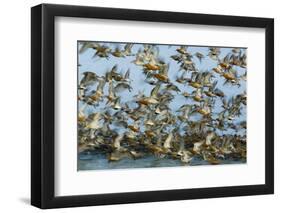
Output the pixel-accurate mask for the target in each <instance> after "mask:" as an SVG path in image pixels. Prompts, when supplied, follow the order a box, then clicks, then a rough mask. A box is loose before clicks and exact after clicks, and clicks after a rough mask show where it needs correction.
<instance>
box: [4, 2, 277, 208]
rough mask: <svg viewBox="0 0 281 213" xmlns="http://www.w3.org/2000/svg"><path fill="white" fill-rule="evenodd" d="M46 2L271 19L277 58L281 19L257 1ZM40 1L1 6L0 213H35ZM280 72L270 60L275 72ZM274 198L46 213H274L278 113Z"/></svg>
mask: <svg viewBox="0 0 281 213" xmlns="http://www.w3.org/2000/svg"><path fill="white" fill-rule="evenodd" d="M45 2H46V3H63V4H82V5H93V6H108V7H127V8H140V9H154V10H172V11H183V12H184V11H185V12H197V13H198V12H201V13H211V14H227V15H244V16H265V17H274V18H275V32H276V33H275V38H276V39H275V58H276V59H278V58H280V57H281V45H280V39H279V38H280V37H281V23H280V20H281V14H280V6H278V5H277V4H278V1H276V0H275V1H274V0H267V1H260V2H257V1H256V2H253V1H248V2H246V1H244V0H235V1H232V2H231V3H230V2H226V1H225V0H222V1H219V0H212V1H207V0H206V1H203V0H202V1H179V0H178V1H177V0H173V1H166V2H162V1H161V4H160V3H158V2H157V1H151V0H148V1H145V0H142V1H129V0H128V1H124V0H123V1H114V0H111V1H109V0H107V1H106V2H105V1H102V0H101V1H93V0H88V1H86V0H80V1H74V0H68V1H66V0H64V1H63V0H60V1H47V0H45ZM39 3H41V1H35V0H30V1H28V2H27V1H20V0H19V1H12V0H10V1H3V2H1V9H0V10H1V13H0V14H1V18H0V22H1V25H0V26H1V33H0V36H1V40H0V41H1V51H0V54H1V78H0V81H1V82H0V91H1V96H0V97H1V100H2V103H1V106H0V107H1V110H0V112H1V117H0V118H1V136H0V137H1V139H0V143H1V154H0V160H1V161H0V162H1V175H0V180H1V181H0V200H1V202H0V203H1V205H0V210H1V212H16V211H17V212H39V211H40V210H38V209H36V208H34V207H31V206H29V205H28V203H29V196H30V193H29V191H30V7H31V6H33V5H36V4H39ZM280 68H281V64H280V61H278V60H276V62H275V70H276V71H278V70H280ZM280 81H281V76H280V72H276V73H275V82H280ZM280 90H281V86H280V84H279V86H278V85H277V84H276V87H275V91H276V93H275V94H276V95H275V103H276V105H275V108H276V109H278V108H280V107H281V102H280V101H281V100H280V93H279V92H278V91H280ZM275 118H276V119H275V131H276V133H277V134H276V136H275V141H276V143H275V150H277V151H275V156H276V157H275V162H276V166H275V171H276V175H275V178H276V182H275V195H265V196H251V197H236V198H219V199H204V200H192V201H176V202H175V201H174V202H161V203H148V204H134V205H133V204H130V205H128V204H127V205H117V206H116V205H114V206H103V207H87V208H86V207H85V208H72V209H58V210H50V211H51V212H75V211H77V212H78V211H79V212H93V211H99V212H112V211H114V212H123V213H126V212H132V211H135V212H144V211H152V210H153V211H157V212H160V211H161V212H170V211H181V212H186V211H189V212H195V211H196V212H206V211H208V212H213V211H216V212H226V211H227V212H228V213H230V212H236V213H237V212H254V211H260V212H269V211H272V212H276V211H274V210H275V209H278V208H280V202H281V196H280V193H281V181H280V180H281V168H280V162H281V153H280V149H281V145H280V143H278V142H279V141H280V139H281V137H280V135H279V134H278V130H279V129H280V127H281V123H280V122H281V120H280V118H281V117H280V111H278V110H276V112H275Z"/></svg>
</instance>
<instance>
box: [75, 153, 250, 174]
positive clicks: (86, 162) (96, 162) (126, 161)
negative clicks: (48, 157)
mask: <svg viewBox="0 0 281 213" xmlns="http://www.w3.org/2000/svg"><path fill="white" fill-rule="evenodd" d="M241 163H245V161H241V160H233V159H228V160H221V164H241ZM189 165H190V166H198V165H210V164H209V163H208V162H207V161H204V160H202V159H200V158H193V160H192V161H191V162H190V164H189ZM175 166H186V164H184V163H182V162H181V161H180V160H175V159H171V158H157V157H155V156H154V155H146V156H144V157H142V158H140V159H136V160H134V159H131V158H123V159H121V160H120V161H115V162H109V161H108V160H107V158H106V154H103V153H92V152H83V153H80V154H79V155H78V170H105V169H126V168H151V167H175Z"/></svg>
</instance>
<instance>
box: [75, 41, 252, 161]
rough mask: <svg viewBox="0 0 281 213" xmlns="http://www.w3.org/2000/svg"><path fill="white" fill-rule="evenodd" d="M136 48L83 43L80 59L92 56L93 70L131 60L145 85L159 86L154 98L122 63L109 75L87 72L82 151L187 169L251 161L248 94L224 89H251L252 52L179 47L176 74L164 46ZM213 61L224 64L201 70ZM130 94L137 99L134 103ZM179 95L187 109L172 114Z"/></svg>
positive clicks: (83, 75) (81, 97)
mask: <svg viewBox="0 0 281 213" xmlns="http://www.w3.org/2000/svg"><path fill="white" fill-rule="evenodd" d="M134 45H136V44H129V43H127V44H123V45H122V46H121V45H116V46H115V47H112V45H107V44H105V43H97V42H88V41H85V42H79V47H78V54H79V55H82V54H84V53H85V52H87V51H90V52H91V53H92V54H93V57H92V59H91V60H92V61H91V63H93V64H94V63H95V62H94V60H104V61H105V62H104V63H106V61H109V60H111V58H112V57H114V58H115V59H117V60H119V59H118V58H120V59H121V58H129V59H130V63H131V64H134V66H136V69H134V72H142V73H143V74H142V75H143V77H144V79H145V80H144V82H143V87H145V86H146V85H149V86H150V87H151V88H152V89H151V91H150V93H149V94H145V93H144V92H142V91H141V88H134V86H132V81H133V80H132V78H131V76H132V75H134V73H133V72H132V71H131V70H130V69H128V70H127V71H126V72H122V71H121V70H120V69H119V66H118V65H117V64H116V65H114V66H112V67H111V68H110V69H108V70H105V71H104V73H105V74H104V75H98V74H97V72H95V70H90V71H84V72H79V83H78V101H79V104H78V105H79V108H78V149H79V153H81V152H84V151H89V150H96V151H99V152H102V153H105V154H106V155H107V159H108V161H119V160H121V159H123V158H131V159H139V158H142V157H145V156H146V155H155V156H156V157H157V158H170V159H177V160H180V161H181V162H182V163H183V164H190V163H191V161H192V160H193V159H195V158H196V159H201V160H202V161H206V162H208V163H209V164H220V163H222V162H223V161H224V160H227V159H234V160H240V161H245V160H246V151H247V149H246V147H247V146H246V128H247V127H246V120H245V119H246V116H245V114H246V102H247V95H246V91H243V92H239V93H238V94H234V95H231V96H229V95H228V93H227V92H225V91H224V89H223V88H224V86H227V87H228V88H230V89H231V90H233V91H235V90H236V88H240V87H241V85H245V84H246V75H247V69H246V67H247V55H246V50H245V49H242V48H232V49H230V51H229V52H228V53H227V54H224V56H223V57H222V56H221V52H222V48H218V47H205V48H206V49H207V51H208V53H207V54H206V53H201V52H196V53H194V52H193V53H191V52H190V51H189V48H190V47H189V46H176V49H175V51H174V54H173V55H171V56H169V59H170V60H171V61H173V63H176V64H177V65H178V69H175V68H174V67H173V69H171V67H170V62H169V60H167V59H166V60H165V59H163V58H161V56H160V50H159V45H153V44H138V46H139V47H140V48H139V50H138V51H135V52H133V51H132V47H133V46H134ZM171 47H175V46H171ZM207 59H208V60H212V61H213V62H215V64H216V66H214V67H211V68H210V69H209V70H201V69H199V68H198V64H201V63H204V62H205V60H207ZM195 60H196V62H195ZM197 62H198V63H197ZM81 66H83V65H81V64H78V69H79V68H80V67H81ZM105 69H106V68H105ZM238 69H239V72H238V71H237V70H238ZM171 74H174V75H175V77H174V78H173V77H171V76H172V75H171ZM135 80H136V79H134V81H135ZM179 85H180V86H179ZM183 88H184V89H183ZM124 91H126V92H127V93H130V94H132V97H133V98H132V99H131V100H127V98H125V97H124ZM175 97H181V98H183V100H184V101H183V102H184V103H183V104H182V102H181V103H180V105H179V106H178V107H177V108H176V109H174V108H173V109H172V107H171V103H173V101H174V100H175ZM173 104H174V105H175V103H173ZM218 109H220V110H218ZM120 129H122V131H119V130H120ZM230 130H231V131H230Z"/></svg>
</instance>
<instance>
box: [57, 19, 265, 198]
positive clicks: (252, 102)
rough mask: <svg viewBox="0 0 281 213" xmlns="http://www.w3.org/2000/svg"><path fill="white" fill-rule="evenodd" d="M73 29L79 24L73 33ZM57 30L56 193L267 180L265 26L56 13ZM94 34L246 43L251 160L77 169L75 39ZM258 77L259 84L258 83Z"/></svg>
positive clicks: (97, 36) (167, 40) (144, 40)
mask: <svg viewBox="0 0 281 213" xmlns="http://www.w3.org/2000/svg"><path fill="white" fill-rule="evenodd" d="M73 29H75V31H74V32H73ZM96 29H99V30H98V31H97V30H96ZM55 32H56V36H55V40H56V41H55V42H56V57H55V60H56V61H55V64H56V67H55V69H56V76H55V77H56V78H55V79H56V91H57V93H56V113H57V116H56V125H57V126H56V130H57V132H56V141H55V144H56V147H55V153H56V155H55V156H56V158H55V165H56V173H55V174H56V182H55V185H56V189H55V195H57V196H65V195H76V194H77V195H79V194H80V195H81V194H92V193H96V194H100V193H111V192H112V193H114V192H133V191H149V190H150V191H154V190H167V189H182V188H204V187H218V186H235V185H236V186H237V185H251V184H264V183H265V180H264V178H265V173H264V162H265V160H264V145H265V144H264V141H263V140H260V139H261V138H265V126H264V117H265V116H264V114H265V108H264V106H265V104H264V103H265V98H264V97H265V95H264V93H265V91H264V90H265V84H264V79H265V77H264V76H265V72H264V67H265V60H264V58H265V54H264V51H265V30H264V29H253V28H252V29H250V28H238V27H235V28H234V27H218V26H216V27H215V26H213V27H210V26H209V27H206V26H204V27H202V26H201V27H200V26H199V25H182V24H166V23H162V24H160V23H147V22H131V21H130V22H129V21H112V20H98V19H94V20H93V19H81V18H79V19H78V18H64V17H63V18H62V17H58V18H57V19H56V28H55ZM116 32H118V33H116ZM127 32H130V34H128V33H127ZM206 35H208V36H206ZM91 39H95V40H97V41H99V40H105V41H128V42H141V43H164V44H165V43H166V44H172V43H174V42H178V43H180V44H197V45H204V44H208V45H211V46H216V45H221V46H236V47H247V54H248V57H247V69H248V70H249V71H248V74H247V79H248V80H247V96H248V97H249V98H248V100H247V108H248V109H250V110H247V141H249V142H248V143H247V164H243V165H218V166H196V167H188V166H187V167H174V168H171V167H170V168H154V169H118V170H106V171H83V172H77V168H76V165H77V155H76V154H77V134H76V132H77V123H76V117H77V97H76V96H77V94H76V87H77V67H76V65H77V60H76V59H77V46H76V43H77V40H91ZM65 50H67V51H65ZM65 76H67V81H65ZM257 82H260V83H259V84H257ZM256 118H259V121H260V122H256ZM257 132H258V134H257ZM69 133H71V134H69ZM159 177H161V178H159ZM93 180H94V181H93ZM187 180H188V181H187ZM77 183H79V184H77Z"/></svg>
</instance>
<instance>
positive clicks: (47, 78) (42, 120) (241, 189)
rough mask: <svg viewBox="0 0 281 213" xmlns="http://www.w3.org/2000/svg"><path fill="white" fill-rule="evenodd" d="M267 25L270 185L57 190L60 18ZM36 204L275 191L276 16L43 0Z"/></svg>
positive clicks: (35, 42) (37, 46)
mask: <svg viewBox="0 0 281 213" xmlns="http://www.w3.org/2000/svg"><path fill="white" fill-rule="evenodd" d="M58 16H62V17H80V18H100V19H115V20H134V21H147V22H162V23H182V24H200V25H217V26H237V27H250V28H263V29H265V33H266V41H265V43H266V48H265V51H266V52H265V61H266V64H265V73H266V78H265V85H266V93H265V94H266V97H265V98H266V110H265V114H266V119H265V120H266V124H265V126H266V128H265V131H266V136H265V161H266V162H265V184H261V185H246V186H225V187H214V188H198V189H177V190H164V191H145V192H130V193H112V194H93V195H78V196H76V195H73V196H60V197H56V196H55V195H54V189H55V181H54V180H55V171H54V167H55V165H54V163H55V161H54V157H55V156H54V153H55V152H54V150H55V146H54V145H55V144H54V143H55V140H54V139H55V99H54V97H55V85H54V78H55V73H54V72H55V69H54V65H55V64H54V60H55V52H54V51H55V46H54V45H55V44H54V21H55V17H58ZM31 50H32V53H31V97H32V100H31V112H32V113H31V114H32V115H31V121H32V122H31V123H32V124H31V204H32V205H34V206H36V207H39V208H42V209H47V208H60V207H76V206H91V205H106V204H121V203H139V202H154V201H169V200H183V199H198V198H217V197H229V196H246V195H260V194H272V193H274V20H273V19H270V18H254V17H241V16H222V15H208V14H193V13H178V12H164V11H147V10H131V9H113V8H102V7H86V6H67V5H53V4H41V5H38V6H35V7H32V9H31Z"/></svg>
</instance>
